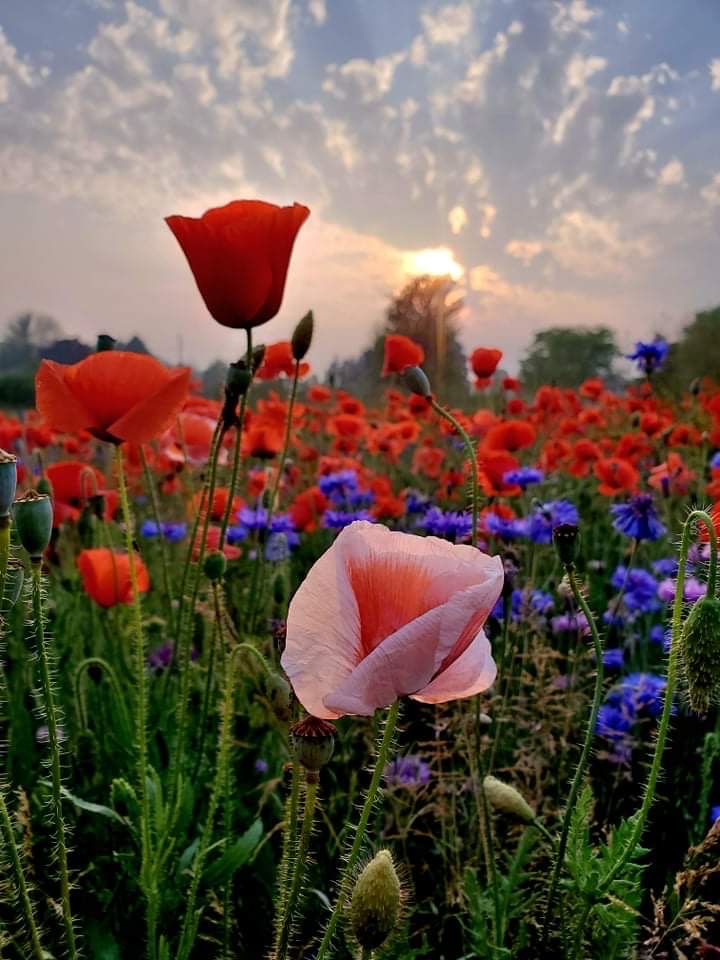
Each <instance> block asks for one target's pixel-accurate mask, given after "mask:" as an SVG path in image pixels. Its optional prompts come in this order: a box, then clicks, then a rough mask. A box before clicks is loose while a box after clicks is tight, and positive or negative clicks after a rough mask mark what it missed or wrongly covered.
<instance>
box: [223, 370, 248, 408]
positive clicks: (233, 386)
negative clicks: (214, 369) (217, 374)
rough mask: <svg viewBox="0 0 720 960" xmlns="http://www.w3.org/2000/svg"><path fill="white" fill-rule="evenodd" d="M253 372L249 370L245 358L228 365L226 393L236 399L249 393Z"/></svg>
mask: <svg viewBox="0 0 720 960" xmlns="http://www.w3.org/2000/svg"><path fill="white" fill-rule="evenodd" d="M251 380H252V374H251V373H250V371H249V370H248V368H247V366H246V364H245V361H244V360H238V361H237V363H231V364H230V366H229V367H228V372H227V376H226V377H225V395H226V396H229V397H231V398H234V399H235V402H237V398H238V397H242V396H244V395H245V394H246V393H247V389H248V387H249V386H250V382H251Z"/></svg>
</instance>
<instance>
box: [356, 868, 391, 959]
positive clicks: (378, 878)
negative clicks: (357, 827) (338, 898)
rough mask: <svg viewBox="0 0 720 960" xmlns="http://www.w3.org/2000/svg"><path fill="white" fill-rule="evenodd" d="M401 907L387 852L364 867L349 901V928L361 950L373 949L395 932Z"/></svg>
mask: <svg viewBox="0 0 720 960" xmlns="http://www.w3.org/2000/svg"><path fill="white" fill-rule="evenodd" d="M401 906H402V888H401V886H400V879H399V877H398V875H397V871H396V869H395V864H394V863H393V858H392V854H391V853H390V851H389V850H381V851H380V852H379V853H377V854H376V855H375V856H374V857H373V858H372V860H371V861H370V863H369V864H368V865H367V866H366V867H365V869H364V870H363V871H362V873H361V874H360V876H359V877H358V879H357V883H356V884H355V889H354V890H353V893H352V899H351V901H350V926H351V928H352V932H353V936H354V937H355V939H356V940H357V942H358V943H359V944H360V946H361V947H362V948H363V950H376V949H377V948H378V947H381V946H382V945H383V943H385V941H386V940H387V939H388V937H389V936H390V935H391V934H392V933H393V932H394V931H395V930H396V928H397V925H398V921H399V919H400V908H401Z"/></svg>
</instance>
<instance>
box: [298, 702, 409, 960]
mask: <svg viewBox="0 0 720 960" xmlns="http://www.w3.org/2000/svg"><path fill="white" fill-rule="evenodd" d="M399 712H400V701H399V700H396V701H395V703H393V705H392V706H391V707H390V709H389V710H388V713H387V717H386V719H385V729H384V731H383V737H382V740H381V741H380V746H379V748H378V755H377V760H376V761H375V769H374V770H373V775H372V780H371V781H370V786H369V787H368V792H367V795H366V797H365V803H364V804H363V808H362V812H361V813H360V820H359V821H358V825H357V829H356V830H355V838H354V840H353V843H352V847H351V848H350V853H349V854H348V857H347V861H346V863H345V869H344V870H343V873H342V876H341V878H340V888H339V890H338V895H337V897H336V899H335V905H334V906H333V910H332V913H331V914H330V919H329V920H328V923H327V926H326V927H325V933H324V935H323V938H322V941H321V943H320V947H319V949H318V953H317V957H316V960H324V958H325V957H326V956H327V952H328V950H329V949H330V943H331V941H332V938H333V935H334V933H335V928H336V927H337V925H338V922H339V921H340V917H341V916H342V912H343V909H344V907H345V903H346V901H347V898H348V896H349V894H350V885H351V883H352V881H353V871H354V869H355V864H356V863H357V859H358V857H359V856H360V850H361V849H362V844H363V840H364V839H365V831H366V829H367V825H368V822H369V821H370V814H371V813H372V810H373V806H374V804H375V798H376V796H377V792H378V787H379V786H380V780H381V778H382V775H383V772H384V770H385V765H386V764H387V759H388V753H389V750H390V744H391V743H392V739H393V736H394V733H395V727H396V726H397V719H398V714H399Z"/></svg>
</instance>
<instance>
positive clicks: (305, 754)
mask: <svg viewBox="0 0 720 960" xmlns="http://www.w3.org/2000/svg"><path fill="white" fill-rule="evenodd" d="M290 737H291V739H292V745H293V748H294V750H295V756H296V757H297V759H298V761H299V763H300V764H301V765H302V766H303V767H304V768H305V769H306V770H308V771H312V772H317V771H318V770H320V769H321V768H322V767H324V766H325V764H326V763H329V761H330V757H332V755H333V750H334V749H335V727H334V726H333V724H332V723H329V722H328V721H327V720H321V719H320V718H319V717H306V718H305V719H304V720H301V721H300V723H296V724H295V725H294V726H293V727H291V728H290Z"/></svg>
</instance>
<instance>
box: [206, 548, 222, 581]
mask: <svg viewBox="0 0 720 960" xmlns="http://www.w3.org/2000/svg"><path fill="white" fill-rule="evenodd" d="M226 570H227V560H226V559H225V554H224V553H220V551H219V550H213V552H212V553H209V554H208V555H207V556H206V557H205V562H204V564H203V573H204V574H205V576H206V577H207V578H208V580H211V581H212V582H217V581H218V580H222V578H223V577H224V576H225V571H226Z"/></svg>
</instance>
